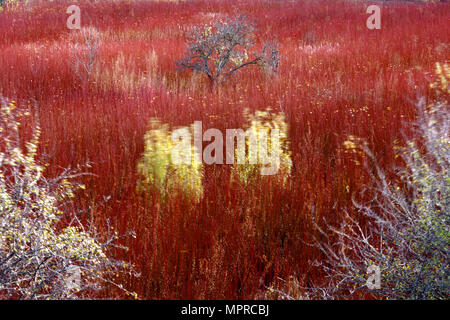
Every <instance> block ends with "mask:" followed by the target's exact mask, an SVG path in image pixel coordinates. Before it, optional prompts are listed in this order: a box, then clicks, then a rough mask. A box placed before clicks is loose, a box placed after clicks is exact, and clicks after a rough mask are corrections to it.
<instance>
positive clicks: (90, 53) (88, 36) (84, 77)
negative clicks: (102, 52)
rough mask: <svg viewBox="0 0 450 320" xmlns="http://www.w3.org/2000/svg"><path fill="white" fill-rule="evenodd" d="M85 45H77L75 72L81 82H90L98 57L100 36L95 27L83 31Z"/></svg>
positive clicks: (74, 63)
mask: <svg viewBox="0 0 450 320" xmlns="http://www.w3.org/2000/svg"><path fill="white" fill-rule="evenodd" d="M81 35H82V37H83V45H81V46H80V45H79V44H76V45H75V56H74V62H73V68H74V72H75V74H76V75H77V77H78V78H79V79H80V81H81V82H84V81H89V79H90V77H91V74H92V71H93V70H94V66H95V63H96V61H97V56H98V48H99V44H100V34H99V32H98V31H97V29H95V28H94V27H88V28H83V29H82V30H81Z"/></svg>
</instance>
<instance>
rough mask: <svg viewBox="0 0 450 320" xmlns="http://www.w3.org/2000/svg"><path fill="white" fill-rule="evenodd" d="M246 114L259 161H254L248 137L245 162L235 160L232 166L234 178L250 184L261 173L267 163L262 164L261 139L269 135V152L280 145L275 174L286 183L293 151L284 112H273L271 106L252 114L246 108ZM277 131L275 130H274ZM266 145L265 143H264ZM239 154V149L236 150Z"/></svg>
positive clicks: (289, 173) (248, 128) (247, 128)
mask: <svg viewBox="0 0 450 320" xmlns="http://www.w3.org/2000/svg"><path fill="white" fill-rule="evenodd" d="M244 115H245V118H246V120H247V126H246V128H244V129H246V130H247V131H246V132H247V133H251V134H253V135H254V136H255V137H256V148H255V147H253V148H254V149H255V150H256V151H255V152H254V153H256V154H254V155H253V156H255V157H256V156H258V157H259V158H258V162H257V163H254V161H252V152H251V149H252V146H251V145H250V144H251V139H246V149H247V150H246V154H245V163H244V164H239V163H237V162H235V165H233V168H232V178H233V179H238V180H239V181H240V182H242V183H244V184H248V183H249V182H251V181H252V180H254V178H255V177H257V175H260V174H261V169H262V168H264V167H265V166H267V165H265V164H262V163H261V162H260V161H259V160H261V154H262V153H261V151H262V150H261V143H260V142H261V141H262V139H264V135H265V137H267V144H266V145H267V149H268V150H267V153H270V152H272V148H277V147H278V157H277V159H276V166H277V167H278V170H277V172H276V174H275V176H276V177H277V179H278V180H279V181H280V182H281V183H282V184H283V185H284V184H286V183H287V181H288V179H289V177H290V175H291V169H292V160H291V152H290V150H289V140H288V130H289V127H288V125H287V123H286V121H285V119H284V115H283V113H276V114H274V113H271V112H270V108H268V109H267V110H266V111H256V112H255V113H253V114H250V113H249V112H248V110H244ZM274 130H277V131H278V141H279V142H278V146H277V142H276V141H275V140H273V138H274V137H273V136H272V133H273V131H274ZM274 133H275V132H274ZM262 145H263V146H264V145H265V144H264V143H262ZM235 154H237V151H236V152H235Z"/></svg>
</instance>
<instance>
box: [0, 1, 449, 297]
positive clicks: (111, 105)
mask: <svg viewBox="0 0 450 320" xmlns="http://www.w3.org/2000/svg"><path fill="white" fill-rule="evenodd" d="M70 4H72V3H70ZM78 5H79V6H80V8H81V23H82V27H87V26H93V27H95V28H96V29H97V30H98V31H99V33H100V39H101V43H100V47H99V56H98V60H97V61H96V66H95V72H94V76H93V80H92V81H90V82H82V81H81V80H80V79H79V78H78V77H77V75H76V74H75V73H74V72H73V68H72V62H71V61H72V59H73V52H74V44H75V43H77V42H78V43H81V38H80V36H79V31H76V30H69V29H68V28H67V27H66V20H67V18H68V16H69V15H68V14H66V9H67V6H68V4H67V3H66V2H64V1H54V2H48V1H46V2H43V3H42V4H39V3H38V4H35V5H34V6H31V7H30V8H26V7H23V6H18V7H17V8H15V9H14V10H11V11H4V12H2V13H0V93H1V95H3V96H6V97H9V98H12V99H15V100H16V101H18V103H26V101H27V100H28V99H31V98H32V99H35V100H36V101H37V102H38V104H39V116H40V121H41V125H42V137H41V145H40V153H41V154H43V155H46V156H47V157H48V162H49V167H48V171H47V174H48V175H55V174H57V173H58V172H60V170H61V168H62V167H67V166H72V167H76V166H77V165H82V164H84V163H86V162H88V161H89V162H92V163H93V165H92V168H91V169H90V172H92V173H94V174H95V176H89V177H87V178H85V181H83V182H84V183H85V184H86V190H85V191H84V192H79V193H78V194H77V199H76V205H77V208H79V209H86V208H89V207H90V206H95V205H96V204H99V203H100V204H101V205H100V206H98V207H96V208H94V207H92V208H91V209H90V210H87V211H88V212H87V213H85V214H84V215H85V216H84V219H86V221H89V220H94V221H95V223H96V226H97V228H98V229H99V230H103V229H104V227H105V225H106V221H107V219H109V220H110V221H111V224H112V225H113V226H114V227H115V228H116V229H117V230H119V232H120V233H126V232H127V231H130V230H133V231H134V232H135V233H136V237H135V238H131V237H129V238H125V239H124V240H123V244H124V245H126V246H128V247H129V250H128V251H127V252H124V251H121V250H117V252H116V251H114V252H111V254H112V255H113V256H115V257H117V258H120V259H123V260H125V261H127V262H129V263H131V264H133V265H134V267H135V269H136V271H137V272H138V273H139V274H140V276H139V277H135V276H134V275H129V276H128V275H126V274H125V275H120V279H119V280H117V281H118V282H120V283H123V284H124V286H125V287H126V288H128V289H129V290H131V291H135V292H136V293H137V294H138V296H139V298H142V299H224V298H226V299H252V298H255V297H261V295H262V294H263V293H264V292H265V290H266V289H265V287H268V286H271V285H273V286H282V285H283V281H282V280H280V279H284V280H287V279H289V277H291V276H293V277H296V278H297V279H298V281H299V282H300V283H301V284H302V285H303V286H306V287H307V286H312V285H320V284H322V283H323V282H324V281H326V279H325V278H324V277H323V273H322V271H321V269H320V268H317V267H314V265H313V261H315V260H318V261H320V260H321V259H322V257H321V253H320V251H319V250H318V249H316V248H314V247H311V246H309V245H308V243H310V242H311V241H312V239H313V237H315V236H318V234H317V232H316V231H314V228H313V223H314V221H322V218H325V219H326V221H327V223H328V224H336V223H339V222H340V221H341V220H340V219H341V218H342V212H343V210H345V209H347V210H349V211H350V212H352V204H351V196H352V194H354V193H356V192H358V191H359V190H360V189H361V188H362V187H363V186H364V185H365V184H367V182H368V178H367V175H366V174H364V168H362V166H360V165H357V163H356V162H355V158H354V156H353V155H348V154H346V153H344V152H342V143H343V142H344V141H345V140H346V139H347V137H348V135H354V136H358V137H362V138H364V139H366V140H367V141H368V143H369V145H370V147H371V149H372V150H374V152H375V155H376V157H377V159H378V161H379V164H380V165H381V166H382V167H383V168H386V169H389V168H392V167H393V165H394V150H393V144H394V141H395V140H397V139H401V133H402V130H403V129H402V128H403V127H404V124H405V122H406V121H409V120H412V119H414V116H415V109H414V105H413V102H414V101H415V99H416V97H417V96H425V97H427V96H428V95H429V85H428V84H429V82H430V80H431V78H432V75H433V70H434V64H435V62H445V61H448V57H449V53H450V51H449V28H448V22H449V17H450V6H449V5H448V4H446V3H440V4H431V3H429V4H421V3H411V2H382V3H379V5H380V6H381V8H382V9H381V10H382V27H381V30H369V29H368V28H367V27H366V19H367V17H368V14H366V8H367V6H368V4H367V3H364V2H358V1H327V0H324V1H261V0H259V1H258V0H249V1H237V0H230V1H219V0H216V1H206V0H198V1H187V2H179V3H174V2H152V1H120V2H119V1H106V0H105V1H98V2H95V3H94V2H92V3H91V2H90V1H82V2H80V3H78ZM235 10H237V12H239V13H244V14H246V15H248V16H249V17H251V18H253V19H255V21H256V26H257V35H258V42H263V41H264V40H266V39H271V38H273V37H274V36H276V37H277V38H278V41H279V42H280V45H281V51H280V55H281V62H280V70H279V72H278V74H277V75H276V76H275V77H274V78H270V77H268V76H266V75H265V74H263V73H261V72H260V71H258V69H257V68H247V69H244V70H241V71H239V73H237V74H236V75H235V76H234V77H233V78H230V80H229V81H228V82H226V83H225V84H224V85H223V86H221V87H220V88H215V89H212V90H210V88H209V87H208V83H207V79H206V78H203V77H202V76H198V75H193V74H192V73H191V72H188V71H182V70H180V69H178V68H177V64H176V62H177V60H179V59H182V58H183V56H184V52H185V46H186V32H187V31H189V30H190V28H191V27H192V26H194V25H202V24H204V23H207V22H210V21H212V19H215V17H218V18H220V17H226V16H228V15H233V14H235ZM268 106H270V107H272V109H273V110H275V111H277V112H278V111H281V112H284V114H285V117H286V120H287V123H288V124H289V140H290V146H291V152H292V161H293V171H292V178H291V179H290V182H289V184H287V185H286V186H284V187H280V185H277V184H276V183H272V181H271V180H270V179H261V181H258V182H256V183H254V185H251V186H249V187H248V186H243V185H240V184H239V183H237V182H231V180H230V178H229V172H230V170H229V169H230V168H229V166H227V165H215V166H213V165H210V166H205V167H206V168H205V174H204V179H203V188H204V197H203V199H202V200H201V201H200V202H199V203H196V204H195V203H190V202H186V201H183V199H179V198H176V197H173V198H170V199H169V201H167V202H164V203H163V202H158V201H149V200H148V199H146V197H145V196H143V195H142V194H140V193H138V192H137V191H136V183H137V180H138V179H139V176H138V173H137V170H136V168H137V163H138V162H139V159H140V157H141V155H142V152H143V149H144V142H143V137H144V134H145V132H146V131H147V129H148V124H149V119H150V118H151V117H158V118H160V119H161V121H163V122H166V123H169V124H171V125H174V126H176V125H186V126H187V125H190V124H191V123H193V122H194V121H196V120H200V121H202V122H203V126H204V127H206V128H218V129H220V130H223V131H224V130H225V129H226V128H239V127H242V124H243V121H244V118H243V110H244V108H249V109H250V110H264V109H266V107H268ZM105 196H110V197H111V198H110V200H109V201H107V202H106V203H104V204H103V203H102V200H103V198H104V197H105ZM103 294H104V295H105V296H110V295H111V294H113V295H118V297H121V298H125V297H126V296H124V295H122V293H121V292H116V291H115V290H113V289H111V291H110V292H104V293H102V295H103Z"/></svg>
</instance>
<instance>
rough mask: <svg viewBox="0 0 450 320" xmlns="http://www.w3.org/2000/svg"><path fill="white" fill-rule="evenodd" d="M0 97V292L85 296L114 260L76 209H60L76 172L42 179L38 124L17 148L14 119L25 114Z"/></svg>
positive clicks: (69, 195) (113, 267)
mask: <svg viewBox="0 0 450 320" xmlns="http://www.w3.org/2000/svg"><path fill="white" fill-rule="evenodd" d="M0 99H1V100H0V298H7V299H67V298H75V297H83V296H86V295H87V294H89V292H90V290H92V289H99V288H101V286H100V284H101V282H103V281H107V277H108V273H110V272H112V271H114V270H116V269H117V267H118V265H119V263H118V262H114V261H113V260H111V259H109V258H108V257H107V256H106V254H105V248H106V244H102V243H101V242H99V241H98V240H97V239H96V238H95V237H94V236H93V232H92V231H93V230H87V229H86V228H85V227H84V226H83V225H82V224H81V222H80V221H79V219H78V217H77V215H76V213H73V212H72V213H67V212H65V211H66V210H67V208H66V207H65V206H64V204H65V203H68V202H70V199H71V198H73V197H74V193H75V191H76V190H77V189H78V188H84V187H83V186H82V185H77V184H74V183H71V182H70V180H71V179H72V178H75V177H77V176H79V175H80V174H79V173H77V172H76V171H72V170H69V169H67V170H65V171H64V172H63V173H62V174H61V175H60V176H58V177H56V178H54V179H46V178H45V177H44V170H45V166H44V165H41V164H39V163H38V162H37V160H36V154H37V148H38V143H39V136H40V128H39V125H36V127H35V128H34V131H33V135H32V138H31V140H29V141H28V142H25V148H22V147H21V146H22V142H23V141H22V140H23V139H21V127H20V125H21V122H22V121H24V120H25V119H24V118H25V117H29V116H31V114H30V113H29V112H28V111H27V110H26V109H25V108H21V107H17V106H16V104H15V102H14V101H9V100H8V99H5V98H1V97H0ZM62 226H64V227H62ZM112 240H113V239H110V240H108V243H111V241H112Z"/></svg>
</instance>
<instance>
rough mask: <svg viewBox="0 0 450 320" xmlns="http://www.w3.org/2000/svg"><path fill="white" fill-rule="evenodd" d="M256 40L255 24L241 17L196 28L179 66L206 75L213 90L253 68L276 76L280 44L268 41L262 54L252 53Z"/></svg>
mask: <svg viewBox="0 0 450 320" xmlns="http://www.w3.org/2000/svg"><path fill="white" fill-rule="evenodd" d="M254 38H255V27H254V23H253V22H251V21H250V20H249V19H248V18H247V17H246V16H242V15H239V16H237V17H236V18H235V19H231V18H228V19H227V20H225V21H218V22H215V23H213V24H212V25H206V26H204V27H202V28H194V30H193V32H192V33H191V34H190V35H189V37H188V39H189V40H190V42H189V44H188V49H187V57H186V58H184V59H183V60H181V61H179V65H180V66H181V67H182V68H186V69H190V70H194V71H197V72H200V73H203V74H205V75H206V76H207V77H208V79H209V81H210V83H211V85H212V86H214V85H216V84H222V83H223V82H225V81H226V80H227V79H228V78H229V77H230V76H231V75H232V74H234V73H235V72H236V71H238V70H240V69H242V68H244V67H247V66H250V65H257V66H259V67H260V68H265V69H266V70H267V71H269V72H276V71H277V69H278V64H279V47H278V43H277V42H276V41H269V42H267V43H265V45H264V46H263V49H262V51H261V52H258V53H250V52H249V50H251V48H252V47H253V46H254Z"/></svg>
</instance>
